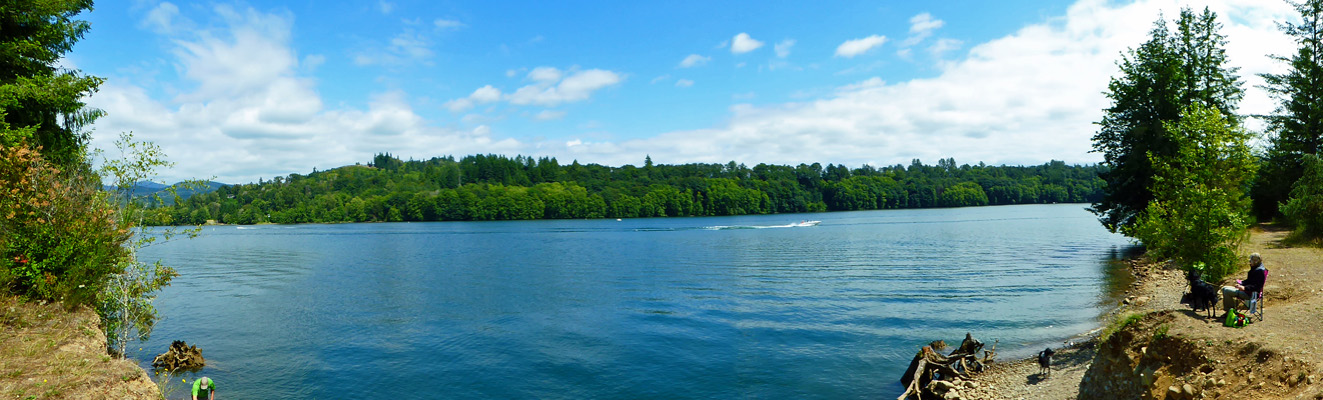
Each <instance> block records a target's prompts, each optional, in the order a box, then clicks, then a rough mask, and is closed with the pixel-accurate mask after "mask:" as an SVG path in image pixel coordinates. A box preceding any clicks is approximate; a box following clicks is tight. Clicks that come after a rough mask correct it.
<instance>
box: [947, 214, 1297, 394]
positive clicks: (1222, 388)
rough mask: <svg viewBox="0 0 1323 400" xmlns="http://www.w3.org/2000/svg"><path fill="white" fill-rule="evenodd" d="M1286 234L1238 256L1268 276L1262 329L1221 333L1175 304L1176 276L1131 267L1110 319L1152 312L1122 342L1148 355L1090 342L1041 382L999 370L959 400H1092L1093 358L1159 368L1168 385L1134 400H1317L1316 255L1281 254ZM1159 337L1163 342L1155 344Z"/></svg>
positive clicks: (1023, 367)
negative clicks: (1256, 257) (1254, 257)
mask: <svg viewBox="0 0 1323 400" xmlns="http://www.w3.org/2000/svg"><path fill="white" fill-rule="evenodd" d="M1288 233H1289V232H1287V231H1285V230H1281V229H1276V228H1274V227H1271V226H1262V227H1258V228H1256V229H1254V230H1253V231H1252V232H1251V236H1250V239H1249V240H1248V241H1247V243H1245V245H1244V246H1242V248H1241V252H1242V253H1243V254H1246V255H1248V254H1249V253H1253V252H1257V253H1260V254H1261V255H1262V256H1263V260H1264V265H1265V266H1266V267H1267V268H1268V270H1269V271H1270V272H1269V276H1268V281H1267V284H1266V285H1265V289H1264V294H1265V297H1266V301H1265V308H1264V318H1263V320H1262V321H1256V322H1254V323H1253V324H1250V325H1248V326H1246V327H1243V328H1228V327H1224V326H1222V324H1221V321H1219V320H1216V319H1215V318H1209V317H1207V316H1206V313H1203V312H1195V311H1193V310H1191V309H1190V307H1189V306H1187V305H1184V304H1181V303H1180V299H1181V295H1182V294H1184V293H1185V292H1186V290H1187V284H1186V281H1185V278H1184V276H1183V275H1182V274H1181V272H1180V271H1179V270H1177V269H1175V268H1174V267H1172V266H1168V265H1162V264H1146V263H1133V264H1132V272H1133V273H1134V275H1135V277H1136V282H1135V284H1134V285H1133V286H1132V288H1131V290H1130V292H1129V293H1127V301H1126V302H1125V303H1126V304H1122V305H1120V307H1119V308H1118V310H1117V312H1116V313H1115V314H1116V315H1117V316H1118V318H1119V317H1120V316H1124V315H1128V314H1130V313H1148V312H1155V314H1154V315H1149V316H1147V317H1145V318H1144V319H1143V320H1142V322H1140V323H1136V324H1134V325H1135V326H1133V327H1131V328H1128V331H1129V332H1128V333H1127V334H1129V335H1147V336H1136V338H1137V340H1135V343H1141V344H1144V343H1147V344H1148V345H1147V346H1143V347H1136V348H1131V349H1126V350H1125V351H1126V352H1127V353H1125V354H1121V353H1117V354H1112V355H1105V357H1095V356H1096V355H1097V354H1096V349H1097V348H1098V347H1099V344H1098V343H1097V342H1096V341H1094V342H1090V343H1086V344H1084V345H1081V346H1077V348H1073V349H1065V350H1062V351H1059V352H1058V353H1057V356H1056V357H1055V359H1054V368H1053V372H1052V374H1051V376H1050V377H1047V378H1045V379H1044V378H1042V377H1041V376H1040V375H1039V374H1038V365H1037V363H1035V362H1033V360H1019V361H1013V362H1008V363H1003V364H1000V365H997V366H995V367H994V368H992V369H991V370H990V371H989V372H986V373H984V374H981V375H980V376H978V377H976V380H977V381H979V382H981V384H980V385H979V389H978V390H966V391H965V392H963V393H964V394H965V396H964V398H966V399H1074V398H1096V397H1097V396H1094V395H1090V394H1089V393H1093V392H1089V393H1086V394H1085V395H1084V396H1080V392H1081V387H1082V386H1089V384H1088V382H1085V375H1086V374H1085V372H1086V371H1087V370H1088V369H1089V367H1090V366H1091V364H1092V363H1093V362H1094V360H1095V359H1099V360H1102V359H1107V360H1116V359H1122V360H1131V361H1132V364H1133V366H1134V368H1135V369H1136V370H1137V371H1139V372H1143V371H1144V370H1143V369H1144V368H1148V367H1144V366H1143V365H1145V364H1144V363H1145V362H1149V360H1158V359H1160V360H1162V361H1163V362H1165V364H1164V365H1165V366H1164V367H1161V368H1162V370H1161V371H1160V372H1159V373H1157V374H1156V375H1157V376H1159V379H1164V378H1165V379H1167V381H1159V382H1155V383H1153V384H1151V385H1150V386H1151V387H1154V388H1157V389H1160V390H1156V389H1155V390H1156V392H1154V391H1150V392H1148V393H1143V397H1146V398H1221V399H1298V398H1304V399H1323V382H1320V381H1319V378H1323V301H1321V300H1323V299H1321V298H1320V297H1323V290H1320V288H1323V266H1320V264H1321V263H1323V249H1320V248H1316V247H1291V246H1288V245H1285V244H1284V243H1283V240H1284V239H1285V238H1286V237H1287V235H1288ZM1248 268H1249V267H1248V263H1247V264H1246V266H1245V267H1244V268H1243V269H1242V270H1241V271H1240V272H1237V273H1236V274H1235V276H1233V277H1231V278H1228V281H1229V280H1230V279H1234V278H1239V279H1244V278H1243V276H1244V274H1245V271H1247V270H1248ZM1217 309H1218V311H1217V313H1216V314H1215V316H1220V315H1221V311H1220V310H1221V304H1220V303H1219V304H1218V306H1217ZM1159 331H1161V332H1163V333H1164V334H1163V335H1161V336H1162V337H1165V339H1162V340H1158V337H1159V336H1158V335H1157V332H1159ZM1113 347H1114V346H1113ZM1117 351H1118V352H1119V351H1120V350H1117ZM1109 362H1110V361H1109ZM1177 366H1181V367H1180V368H1177ZM1185 367H1193V369H1189V368H1185ZM1082 382H1084V384H1083V385H1082V384H1081V383H1082ZM1094 384H1095V387H1097V386H1096V385H1098V384H1099V383H1098V382H1095V383H1094ZM1187 384H1188V385H1189V386H1191V387H1192V389H1194V390H1193V392H1194V393H1195V395H1192V396H1191V395H1188V394H1179V393H1174V392H1173V393H1166V390H1167V389H1168V388H1170V387H1175V388H1181V387H1183V386H1184V385H1187ZM1117 390H1120V389H1117ZM1158 392H1161V393H1158ZM1119 393H1121V392H1112V393H1111V394H1119Z"/></svg>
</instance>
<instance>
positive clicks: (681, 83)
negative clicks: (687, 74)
mask: <svg viewBox="0 0 1323 400" xmlns="http://www.w3.org/2000/svg"><path fill="white" fill-rule="evenodd" d="M675 86H676V87H690V86H694V81H691V80H688V79H681V80H678V81H675Z"/></svg>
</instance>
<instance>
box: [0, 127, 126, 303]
mask: <svg viewBox="0 0 1323 400" xmlns="http://www.w3.org/2000/svg"><path fill="white" fill-rule="evenodd" d="M98 186H99V184H98V182H97V181H96V180H95V179H94V177H91V176H89V175H87V174H85V173H79V172H66V171H62V170H60V169H59V168H57V167H56V166H54V165H52V164H51V163H50V162H49V161H47V160H46V159H44V158H43V157H42V156H41V154H40V153H38V152H37V151H35V150H32V149H30V148H27V147H26V146H12V147H0V187H4V188H6V189H5V190H4V191H3V192H2V193H0V214H3V216H4V218H3V219H2V220H0V252H2V253H0V256H3V258H0V286H2V287H3V288H4V289H7V290H8V291H10V292H12V293H15V294H19V295H22V296H25V297H27V298H30V299H41V300H62V301H64V302H65V304H66V305H67V306H69V307H71V308H72V307H75V306H78V305H83V304H92V303H93V302H95V300H96V296H97V293H99V292H100V291H101V289H102V288H103V285H104V284H105V279H106V277H107V276H109V275H110V274H113V273H115V272H118V271H119V270H118V263H119V262H120V260H121V259H123V258H124V257H125V256H126V255H127V254H126V249H125V248H124V247H122V245H123V244H125V243H127V242H128V240H129V230H128V229H127V226H125V225H124V224H123V223H122V222H121V221H120V220H119V219H118V218H116V211H115V208H114V207H113V206H112V205H111V203H110V202H109V201H108V195H107V194H106V193H104V192H101V191H100V190H98Z"/></svg>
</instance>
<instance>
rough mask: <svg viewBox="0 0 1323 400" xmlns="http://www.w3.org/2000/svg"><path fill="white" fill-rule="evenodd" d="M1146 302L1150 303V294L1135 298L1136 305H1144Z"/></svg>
mask: <svg viewBox="0 0 1323 400" xmlns="http://www.w3.org/2000/svg"><path fill="white" fill-rule="evenodd" d="M1145 303H1148V296H1139V297H1136V298H1135V305H1143V304H1145Z"/></svg>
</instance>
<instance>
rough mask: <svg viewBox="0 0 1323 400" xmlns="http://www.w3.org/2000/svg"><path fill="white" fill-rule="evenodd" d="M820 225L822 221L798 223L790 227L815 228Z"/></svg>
mask: <svg viewBox="0 0 1323 400" xmlns="http://www.w3.org/2000/svg"><path fill="white" fill-rule="evenodd" d="M821 223H822V221H799V223H796V224H792V225H794V226H817V225H818V224H821Z"/></svg>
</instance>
